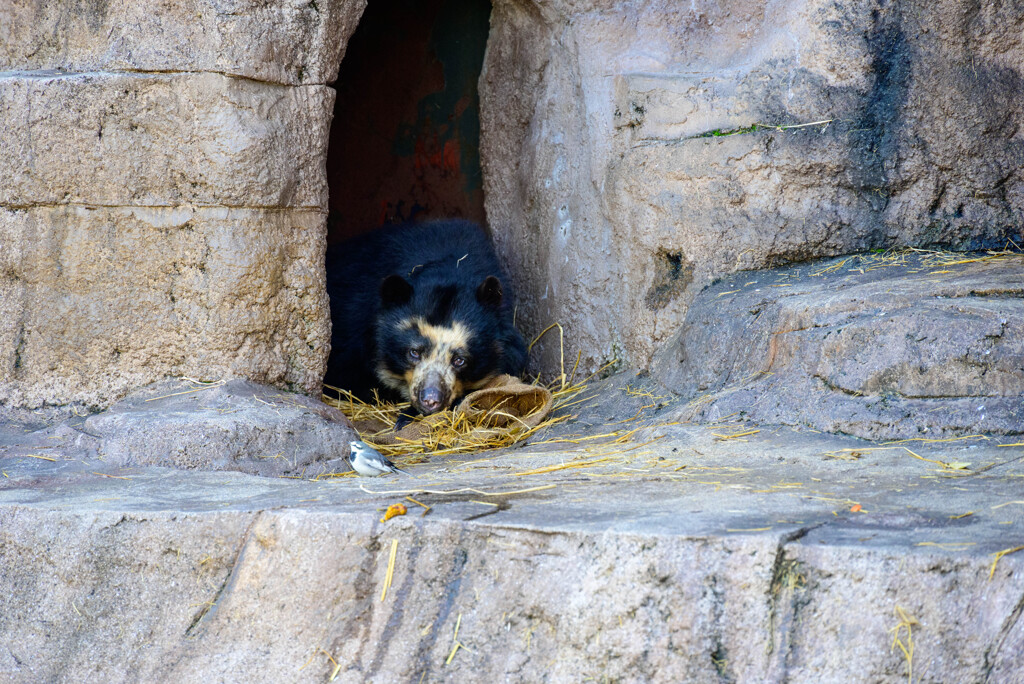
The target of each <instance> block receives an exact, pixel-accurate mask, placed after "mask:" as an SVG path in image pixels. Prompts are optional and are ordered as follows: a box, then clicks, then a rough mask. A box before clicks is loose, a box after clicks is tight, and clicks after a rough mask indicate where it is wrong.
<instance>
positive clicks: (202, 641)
mask: <svg viewBox="0 0 1024 684" xmlns="http://www.w3.org/2000/svg"><path fill="white" fill-rule="evenodd" d="M580 399H581V400H582V401H581V403H578V404H576V405H575V406H574V407H573V408H572V409H571V410H573V411H574V412H575V413H576V415H577V418H575V419H574V420H573V421H571V422H570V423H568V424H565V425H564V426H562V427H560V428H558V429H550V430H549V431H548V432H546V433H541V434H539V435H537V436H536V437H535V438H533V439H532V440H531V441H530V443H529V444H528V445H526V446H525V447H522V448H513V449H507V450H502V451H496V452H488V453H481V454H473V455H463V456H449V457H433V458H430V459H429V460H427V461H426V462H423V463H415V462H412V461H416V460H419V459H412V460H411V461H410V462H406V463H405V465H406V466H407V467H409V468H410V469H411V470H412V472H413V474H414V477H412V478H404V477H401V478H400V477H393V478H376V479H367V478H361V479H356V478H353V477H333V478H326V479H325V478H321V479H319V480H317V481H311V480H309V479H290V478H261V477H255V476H250V475H243V474H239V473H231V472H186V471H177V470H171V469H165V468H158V467H141V466H137V467H120V466H116V465H114V464H112V463H108V462H103V461H100V460H97V459H94V458H84V459H74V458H68V457H66V456H64V455H62V452H61V449H60V448H59V445H57V444H54V445H53V446H52V447H51V448H49V449H42V448H40V449H38V450H37V451H36V452H35V454H34V456H29V455H28V454H22V455H19V456H11V455H7V456H3V457H0V644H3V646H2V647H0V678H4V679H5V681H12V682H35V681H71V680H74V681H97V682H98V681H103V682H117V681H168V682H170V681H174V682H189V681H195V682H199V681H203V682H209V681H224V682H233V681H267V682H289V681H295V682H305V681H327V680H329V679H330V678H331V676H332V675H335V676H336V679H335V681H346V682H362V681H379V682H384V681H411V682H419V681H424V682H432V681H452V682H456V681H487V680H492V681H512V682H536V681H551V682H576V681H586V680H589V679H594V680H600V681H624V682H634V681H635V682H639V681H655V682H678V681H692V682H722V681H736V682H750V681H771V682H781V681H787V682H849V681H871V682H903V681H907V678H908V670H907V668H908V663H907V658H906V657H905V656H904V654H903V652H902V651H901V650H900V648H899V647H898V646H895V645H894V637H897V638H898V639H899V641H900V643H902V644H904V646H909V644H910V642H911V641H912V644H913V646H912V654H913V655H912V659H911V663H912V667H913V678H912V681H915V682H917V681H923V682H968V681H971V682H1020V681H1024V655H1022V654H1024V620H1021V619H1020V618H1021V613H1022V612H1024V552H1017V553H1010V554H1007V555H1005V556H1004V557H1002V558H1000V559H999V560H998V563H997V565H996V566H995V571H994V573H993V576H992V578H991V579H989V573H990V570H991V568H992V564H993V561H994V560H995V559H996V556H995V555H994V554H996V553H998V552H999V551H1002V550H1006V549H1012V548H1015V547H1018V546H1021V545H1024V446H1021V445H1017V446H1000V445H1001V444H1004V443H1005V442H1004V441H1001V440H998V439H985V438H972V439H963V440H958V441H948V442H941V443H928V442H921V441H916V442H904V443H900V444H879V443H872V442H866V441H863V440H857V439H853V438H841V437H834V436H826V435H822V434H819V433H816V432H814V431H810V430H797V429H793V428H780V427H775V428H772V427H769V426H760V427H755V426H751V425H749V424H740V423H730V422H728V421H726V422H724V423H720V424H717V425H679V424H667V423H670V422H672V421H670V420H668V419H667V418H666V416H670V415H671V414H672V413H673V410H674V408H675V404H676V403H677V402H678V400H676V399H673V398H672V397H671V396H669V395H667V394H665V395H661V394H659V393H658V390H657V386H656V385H655V384H654V383H653V382H651V381H650V380H649V379H647V378H644V377H642V376H635V375H633V374H622V375H619V376H616V377H613V378H611V379H610V380H608V381H606V382H604V383H594V384H592V385H591V387H590V391H589V392H588V393H587V394H586V395H584V396H582V397H580ZM31 427H33V426H29V427H28V428H23V429H31ZM752 430H759V431H757V432H751V431H752ZM627 431H633V432H631V433H629V434H624V433H626V432H627ZM613 432H614V433H615V435H617V436H604V437H601V436H600V435H611V433H613ZM745 432H747V433H750V434H747V435H745V436H739V437H729V435H738V434H740V433H745ZM716 435H717V436H716ZM588 436H589V437H592V438H593V439H587V440H583V441H580V438H581V437H588ZM11 439H13V436H11V435H10V434H8V442H7V443H8V445H9V444H10V441H11ZM566 439H569V440H573V441H574V442H576V443H572V442H565V441H558V440H566ZM615 439H621V441H620V442H619V443H610V442H612V441H613V440H615ZM652 440H653V441H652ZM908 449H909V450H908ZM911 451H912V452H913V453H914V454H917V455H918V456H921V457H923V458H925V459H931V460H919V459H918V458H915V457H914V456H913V455H911V453H910V452H911ZM8 453H9V451H8ZM48 459H53V460H48ZM602 459H603V460H602ZM938 462H942V463H945V464H946V466H942V465H940V464H939V463H938ZM400 463H401V461H400ZM562 465H569V466H579V467H572V468H565V469H561V468H559V466H562ZM552 467H555V468H558V469H555V470H551V468H552ZM545 469H547V472H545V471H544V470H545ZM470 488H471V489H470ZM455 490H461V491H455ZM524 490H530V491H524ZM515 491H518V492H520V493H510V494H504V495H503V494H502V492H515ZM431 492H433V493H431ZM440 492H448V493H440ZM407 494H409V495H412V496H413V497H414V498H416V499H417V500H418V501H420V502H422V503H424V504H426V505H428V506H430V507H431V509H430V511H429V512H428V513H427V514H426V515H423V510H424V509H422V508H420V507H419V506H417V505H416V504H414V503H412V502H411V501H407V500H405V499H404V497H405V496H406V495H407ZM399 501H404V502H405V504H406V505H407V506H408V509H409V512H408V514H407V515H405V516H402V517H397V518H393V519H392V520H389V521H388V522H386V523H383V522H380V519H381V518H382V515H383V509H384V508H386V507H387V506H388V505H390V504H392V503H395V502H399ZM395 542H397V546H396V547H394V548H395V549H396V551H395V562H394V570H393V579H392V583H391V588H390V589H389V591H388V593H387V596H386V598H385V599H384V600H382V599H381V591H382V589H383V584H384V581H385V575H386V573H387V567H388V561H389V556H390V553H391V549H392V544H393V543H395ZM900 611H902V613H901V612H900ZM904 617H905V618H906V619H904ZM901 624H902V625H903V626H902V627H901V626H900V625H901ZM908 624H909V625H910V627H911V630H912V631H911V632H910V633H909V634H908V632H907V629H906V626H907V625H908ZM456 628H457V629H458V635H457V638H456V635H455V632H456ZM456 641H457V642H458V643H459V644H461V645H462V646H461V647H460V648H459V649H458V650H457V652H456V653H455V654H454V656H451V652H452V649H453V647H454V643H455V642H456Z"/></svg>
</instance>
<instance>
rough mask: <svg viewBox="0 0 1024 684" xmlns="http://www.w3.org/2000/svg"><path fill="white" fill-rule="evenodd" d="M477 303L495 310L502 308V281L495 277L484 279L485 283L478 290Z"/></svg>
mask: <svg viewBox="0 0 1024 684" xmlns="http://www.w3.org/2000/svg"><path fill="white" fill-rule="evenodd" d="M476 301H478V302H480V303H481V304H483V305H484V306H489V307H492V308H494V309H497V308H498V307H499V306H501V281H500V280H498V279H497V278H495V277H494V276H487V277H486V278H484V282H482V283H480V287H478V288H476Z"/></svg>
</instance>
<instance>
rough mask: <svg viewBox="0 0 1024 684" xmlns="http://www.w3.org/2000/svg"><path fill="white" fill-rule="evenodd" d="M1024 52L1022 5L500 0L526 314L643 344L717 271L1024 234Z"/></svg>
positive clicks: (664, 330) (604, 350)
mask: <svg viewBox="0 0 1024 684" xmlns="http://www.w3.org/2000/svg"><path fill="white" fill-rule="evenodd" d="M1021 65H1024V10H1022V9H1021V8H1020V7H1019V6H1017V5H1014V4H1012V3H1010V4H1007V3H1003V4H992V3H983V4H980V5H979V4H978V3H972V2H966V1H964V0H941V1H940V2H924V1H923V0H913V1H911V2H903V3H892V2H884V1H883V0H871V1H868V2H833V1H832V0H827V1H826V0H798V1H790V2H768V3H763V2H753V1H749V0H731V1H727V2H721V1H717V0H716V1H714V2H712V1H709V0H691V1H690V2H676V1H674V0H660V1H658V0H652V1H649V2H629V3H627V2H617V1H615V0H589V1H586V0H579V1H571V0H554V1H551V2H540V1H539V0H496V2H495V4H494V13H493V15H492V32H491V39H490V44H489V47H488V55H487V59H486V62H485V67H484V74H483V76H482V78H481V84H480V86H481V102H482V107H483V111H482V122H483V131H482V143H481V145H482V158H483V164H484V174H485V190H486V197H487V200H486V202H487V204H486V206H487V211H488V218H489V221H490V224H491V226H492V228H493V231H494V234H495V237H496V239H497V241H498V243H499V248H500V252H501V254H502V255H503V257H504V258H505V259H506V260H508V261H509V262H510V263H511V265H512V268H511V270H512V271H513V273H514V274H515V275H516V278H517V280H518V282H517V285H518V287H519V290H520V292H521V302H522V303H521V306H520V312H519V315H520V320H521V321H523V322H524V324H525V328H526V329H527V330H528V331H531V332H536V331H539V330H541V329H543V327H545V326H547V325H548V324H549V323H552V322H560V323H561V324H562V325H563V326H564V327H565V329H566V331H567V332H568V333H569V334H568V335H567V336H566V349H565V356H566V358H567V359H574V358H575V357H576V354H577V352H581V353H582V357H583V360H584V361H583V365H584V366H588V367H591V368H593V367H595V366H597V365H600V364H601V363H602V362H604V361H607V360H610V359H612V358H618V359H620V360H626V361H631V362H634V363H639V364H641V365H643V364H646V363H647V362H648V361H649V360H650V358H651V356H652V354H653V353H654V351H655V350H656V349H657V348H658V346H659V345H660V344H662V343H663V342H664V341H665V340H666V339H667V338H668V337H669V336H670V335H672V334H673V332H674V331H676V330H677V329H678V327H679V325H680V324H681V323H682V321H683V318H684V316H685V313H686V311H687V308H688V306H689V304H690V302H691V301H692V298H693V296H694V294H695V293H696V292H697V291H699V290H700V289H701V288H702V287H703V286H705V285H706V284H707V283H708V282H709V281H710V280H712V279H714V278H715V277H717V276H720V275H722V274H726V273H730V272H734V271H737V270H747V269H759V268H766V267H770V266H772V265H779V264H782V263H786V262H790V261H799V260H805V259H811V258H815V257H821V256H830V255H837V254H843V253H849V252H855V251H862V250H868V249H873V248H885V247H891V246H898V245H904V246H934V245H942V246H947V247H951V248H954V249H977V248H982V247H996V246H997V247H1003V246H1004V245H1006V243H1007V240H1008V239H1013V240H1015V241H1018V243H1019V241H1020V238H1021V223H1022V219H1024V175H1022V172H1021V168H1022V163H1024V88H1022V82H1024V81H1022V66H1021ZM822 122H823V123H822ZM755 124H756V125H757V126H755ZM780 126H788V127H790V128H780ZM559 356H560V350H559V345H558V343H557V340H556V341H555V343H554V344H550V343H549V344H547V345H545V348H544V351H543V358H542V364H543V365H544V366H545V367H546V368H547V369H549V370H550V369H551V368H553V367H554V368H557V365H558V363H559Z"/></svg>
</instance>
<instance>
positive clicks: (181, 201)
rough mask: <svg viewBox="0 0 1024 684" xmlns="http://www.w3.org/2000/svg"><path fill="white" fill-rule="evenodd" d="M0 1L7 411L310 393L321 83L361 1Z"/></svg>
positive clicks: (321, 203)
mask: <svg viewBox="0 0 1024 684" xmlns="http://www.w3.org/2000/svg"><path fill="white" fill-rule="evenodd" d="M322 4H323V7H320V6H319V5H318V4H317V3H315V2H311V3H291V2H275V1H267V2H244V3H229V5H230V6H222V5H220V4H215V3H207V2H201V1H187V0H186V1H183V2H180V3H170V4H167V5H164V6H161V8H160V9H159V11H156V12H154V11H153V10H152V8H150V7H149V5H146V4H145V3H141V4H140V3H135V2H130V1H126V2H115V3H110V4H99V5H89V6H84V5H73V6H69V5H54V4H52V3H43V2H31V1H29V2H15V3H14V4H10V3H7V4H5V6H4V7H3V8H0V71H2V72H3V73H2V74H0V116H2V119H3V121H4V126H3V127H2V129H0V148H2V149H4V150H5V154H4V155H3V157H2V158H0V172H2V174H3V175H4V177H5V178H6V179H7V181H6V182H5V184H4V187H3V188H2V189H0V244H2V245H3V249H2V250H0V313H2V314H3V315H2V316H0V403H5V404H7V405H14V406H26V407H36V406H41V405H44V404H72V403H76V404H84V405H88V406H101V407H102V406H106V405H108V404H109V403H110V402H112V401H114V400H116V399H117V398H119V397H121V396H123V395H124V394H125V393H127V392H129V391H130V390H132V389H133V388H136V387H139V386H142V385H145V384H147V383H150V382H153V381H156V380H160V379H161V378H164V377H167V376H190V377H193V378H199V379H218V378H221V377H224V376H237V377H243V378H248V379H251V380H255V381H258V382H262V383H266V384H273V385H277V386H281V387H285V388H290V389H293V390H298V391H302V392H306V393H311V394H318V393H319V389H320V382H321V378H322V376H323V371H324V367H325V364H326V359H327V353H328V350H329V338H330V322H329V317H328V304H327V297H326V293H325V289H324V267H323V253H324V249H325V216H326V206H327V183H326V178H325V175H324V170H323V166H324V159H325V157H326V150H327V139H328V130H329V126H330V116H331V111H332V107H333V103H334V90H333V89H331V88H330V87H328V86H327V85H326V83H328V82H330V81H332V80H333V79H334V78H335V76H336V74H337V69H338V64H339V63H340V59H341V55H342V54H343V52H344V46H345V43H346V41H347V39H348V36H349V35H350V34H351V32H352V30H353V29H354V28H355V25H356V22H357V21H358V18H359V16H360V14H361V13H362V9H363V7H364V6H365V1H364V0H352V1H351V2H325V3H322Z"/></svg>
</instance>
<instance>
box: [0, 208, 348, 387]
mask: <svg viewBox="0 0 1024 684" xmlns="http://www.w3.org/2000/svg"><path fill="white" fill-rule="evenodd" d="M0 241H2V242H3V244H5V245H11V246H12V247H13V249H10V250H6V249H5V250H4V254H3V257H0V258H2V262H0V282H2V283H3V286H2V289H0V302H3V304H2V306H3V308H4V311H3V313H4V315H3V316H2V317H0V342H2V346H0V378H2V379H3V382H0V402H8V403H11V404H13V405H24V406H39V405H41V404H43V403H59V404H64V403H72V402H84V403H86V404H90V405H106V404H108V403H109V402H111V401H113V400H115V399H117V398H119V397H120V396H122V395H123V394H125V393H126V392H128V391H130V390H131V389H133V388H135V387H139V386H141V385H144V384H147V383H150V382H153V381H155V380H158V379H160V378H162V377H165V376H167V375H172V376H181V375H186V376H189V377H194V378H198V379H217V378H219V377H222V376H223V375H225V374H227V375H234V376H240V377H245V378H249V379H252V380H256V381H258V382H263V383H266V384H272V385H278V386H284V387H290V388H292V389H295V390H299V391H304V392H310V393H312V392H317V391H318V390H319V386H320V385H319V383H320V381H321V378H322V377H323V373H324V367H325V364H326V355H327V351H328V350H327V348H326V345H327V344H328V340H329V339H330V321H329V319H328V315H327V311H328V307H327V298H326V293H325V291H324V285H323V252H324V250H325V249H326V237H325V231H324V226H323V215H322V214H321V213H320V212H319V211H316V210H309V211H299V210H290V211H280V210H271V209H229V208H223V207H221V208H198V207H191V208H189V207H175V208H169V207H168V208H163V207H161V208H154V207H83V206H74V205H72V206H51V207H34V208H29V209H16V210H12V209H6V210H3V211H0Z"/></svg>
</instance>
